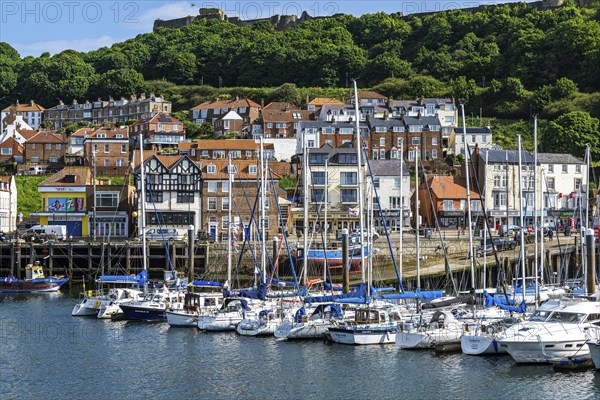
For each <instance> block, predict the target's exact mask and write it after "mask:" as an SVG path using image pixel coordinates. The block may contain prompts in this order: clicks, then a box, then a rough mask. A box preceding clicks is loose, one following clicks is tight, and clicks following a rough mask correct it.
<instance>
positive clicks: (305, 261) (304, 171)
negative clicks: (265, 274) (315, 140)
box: [302, 130, 309, 287]
mask: <svg viewBox="0 0 600 400" xmlns="http://www.w3.org/2000/svg"><path fill="white" fill-rule="evenodd" d="M305 131H306V130H305ZM302 135H303V136H302V142H303V143H302V149H303V150H304V151H303V153H304V154H303V157H302V158H303V166H302V175H304V177H303V179H302V182H303V186H304V188H303V189H304V201H303V202H302V203H303V204H302V205H303V207H304V229H303V230H304V232H303V234H302V242H303V250H302V251H303V252H304V257H303V258H302V264H303V265H302V280H303V281H304V286H305V287H306V282H307V279H308V201H309V199H308V175H309V171H308V140H307V138H306V133H303V134H302Z"/></svg>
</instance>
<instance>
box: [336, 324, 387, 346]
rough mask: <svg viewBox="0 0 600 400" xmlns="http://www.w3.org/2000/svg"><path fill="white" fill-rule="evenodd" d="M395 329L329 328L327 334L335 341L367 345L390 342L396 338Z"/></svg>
mask: <svg viewBox="0 0 600 400" xmlns="http://www.w3.org/2000/svg"><path fill="white" fill-rule="evenodd" d="M396 332H397V331H395V330H379V329H369V328H360V329H355V330H352V329H344V328H329V336H330V337H331V340H333V341H334V342H335V343H340V344H353V345H369V344H390V343H394V341H395V340H396Z"/></svg>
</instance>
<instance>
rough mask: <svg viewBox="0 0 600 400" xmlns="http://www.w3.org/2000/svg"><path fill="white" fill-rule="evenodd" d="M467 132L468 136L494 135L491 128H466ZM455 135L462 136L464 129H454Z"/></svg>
mask: <svg viewBox="0 0 600 400" xmlns="http://www.w3.org/2000/svg"><path fill="white" fill-rule="evenodd" d="M465 130H466V131H467V135H471V134H482V133H492V129H491V128H489V127H485V128H481V127H480V128H466V129H465ZM454 133H455V134H457V135H462V134H463V128H454Z"/></svg>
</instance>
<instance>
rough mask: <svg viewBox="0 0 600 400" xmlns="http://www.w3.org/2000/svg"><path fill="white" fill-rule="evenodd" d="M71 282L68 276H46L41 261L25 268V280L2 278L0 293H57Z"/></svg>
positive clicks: (11, 277)
mask: <svg viewBox="0 0 600 400" xmlns="http://www.w3.org/2000/svg"><path fill="white" fill-rule="evenodd" d="M68 281H69V277H68V276H49V277H46V276H45V275H44V271H43V269H42V266H41V265H40V262H39V261H36V262H35V263H34V264H28V265H27V266H26V267H25V279H18V278H16V277H14V276H7V277H4V278H0V293H47V292H57V291H58V290H59V289H60V287H61V286H62V285H63V284H65V283H66V282H68Z"/></svg>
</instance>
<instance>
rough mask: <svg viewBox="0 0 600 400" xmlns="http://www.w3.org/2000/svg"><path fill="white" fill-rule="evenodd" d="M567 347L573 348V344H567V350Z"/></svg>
mask: <svg viewBox="0 0 600 400" xmlns="http://www.w3.org/2000/svg"><path fill="white" fill-rule="evenodd" d="M567 347H573V345H572V344H565V348H567Z"/></svg>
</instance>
